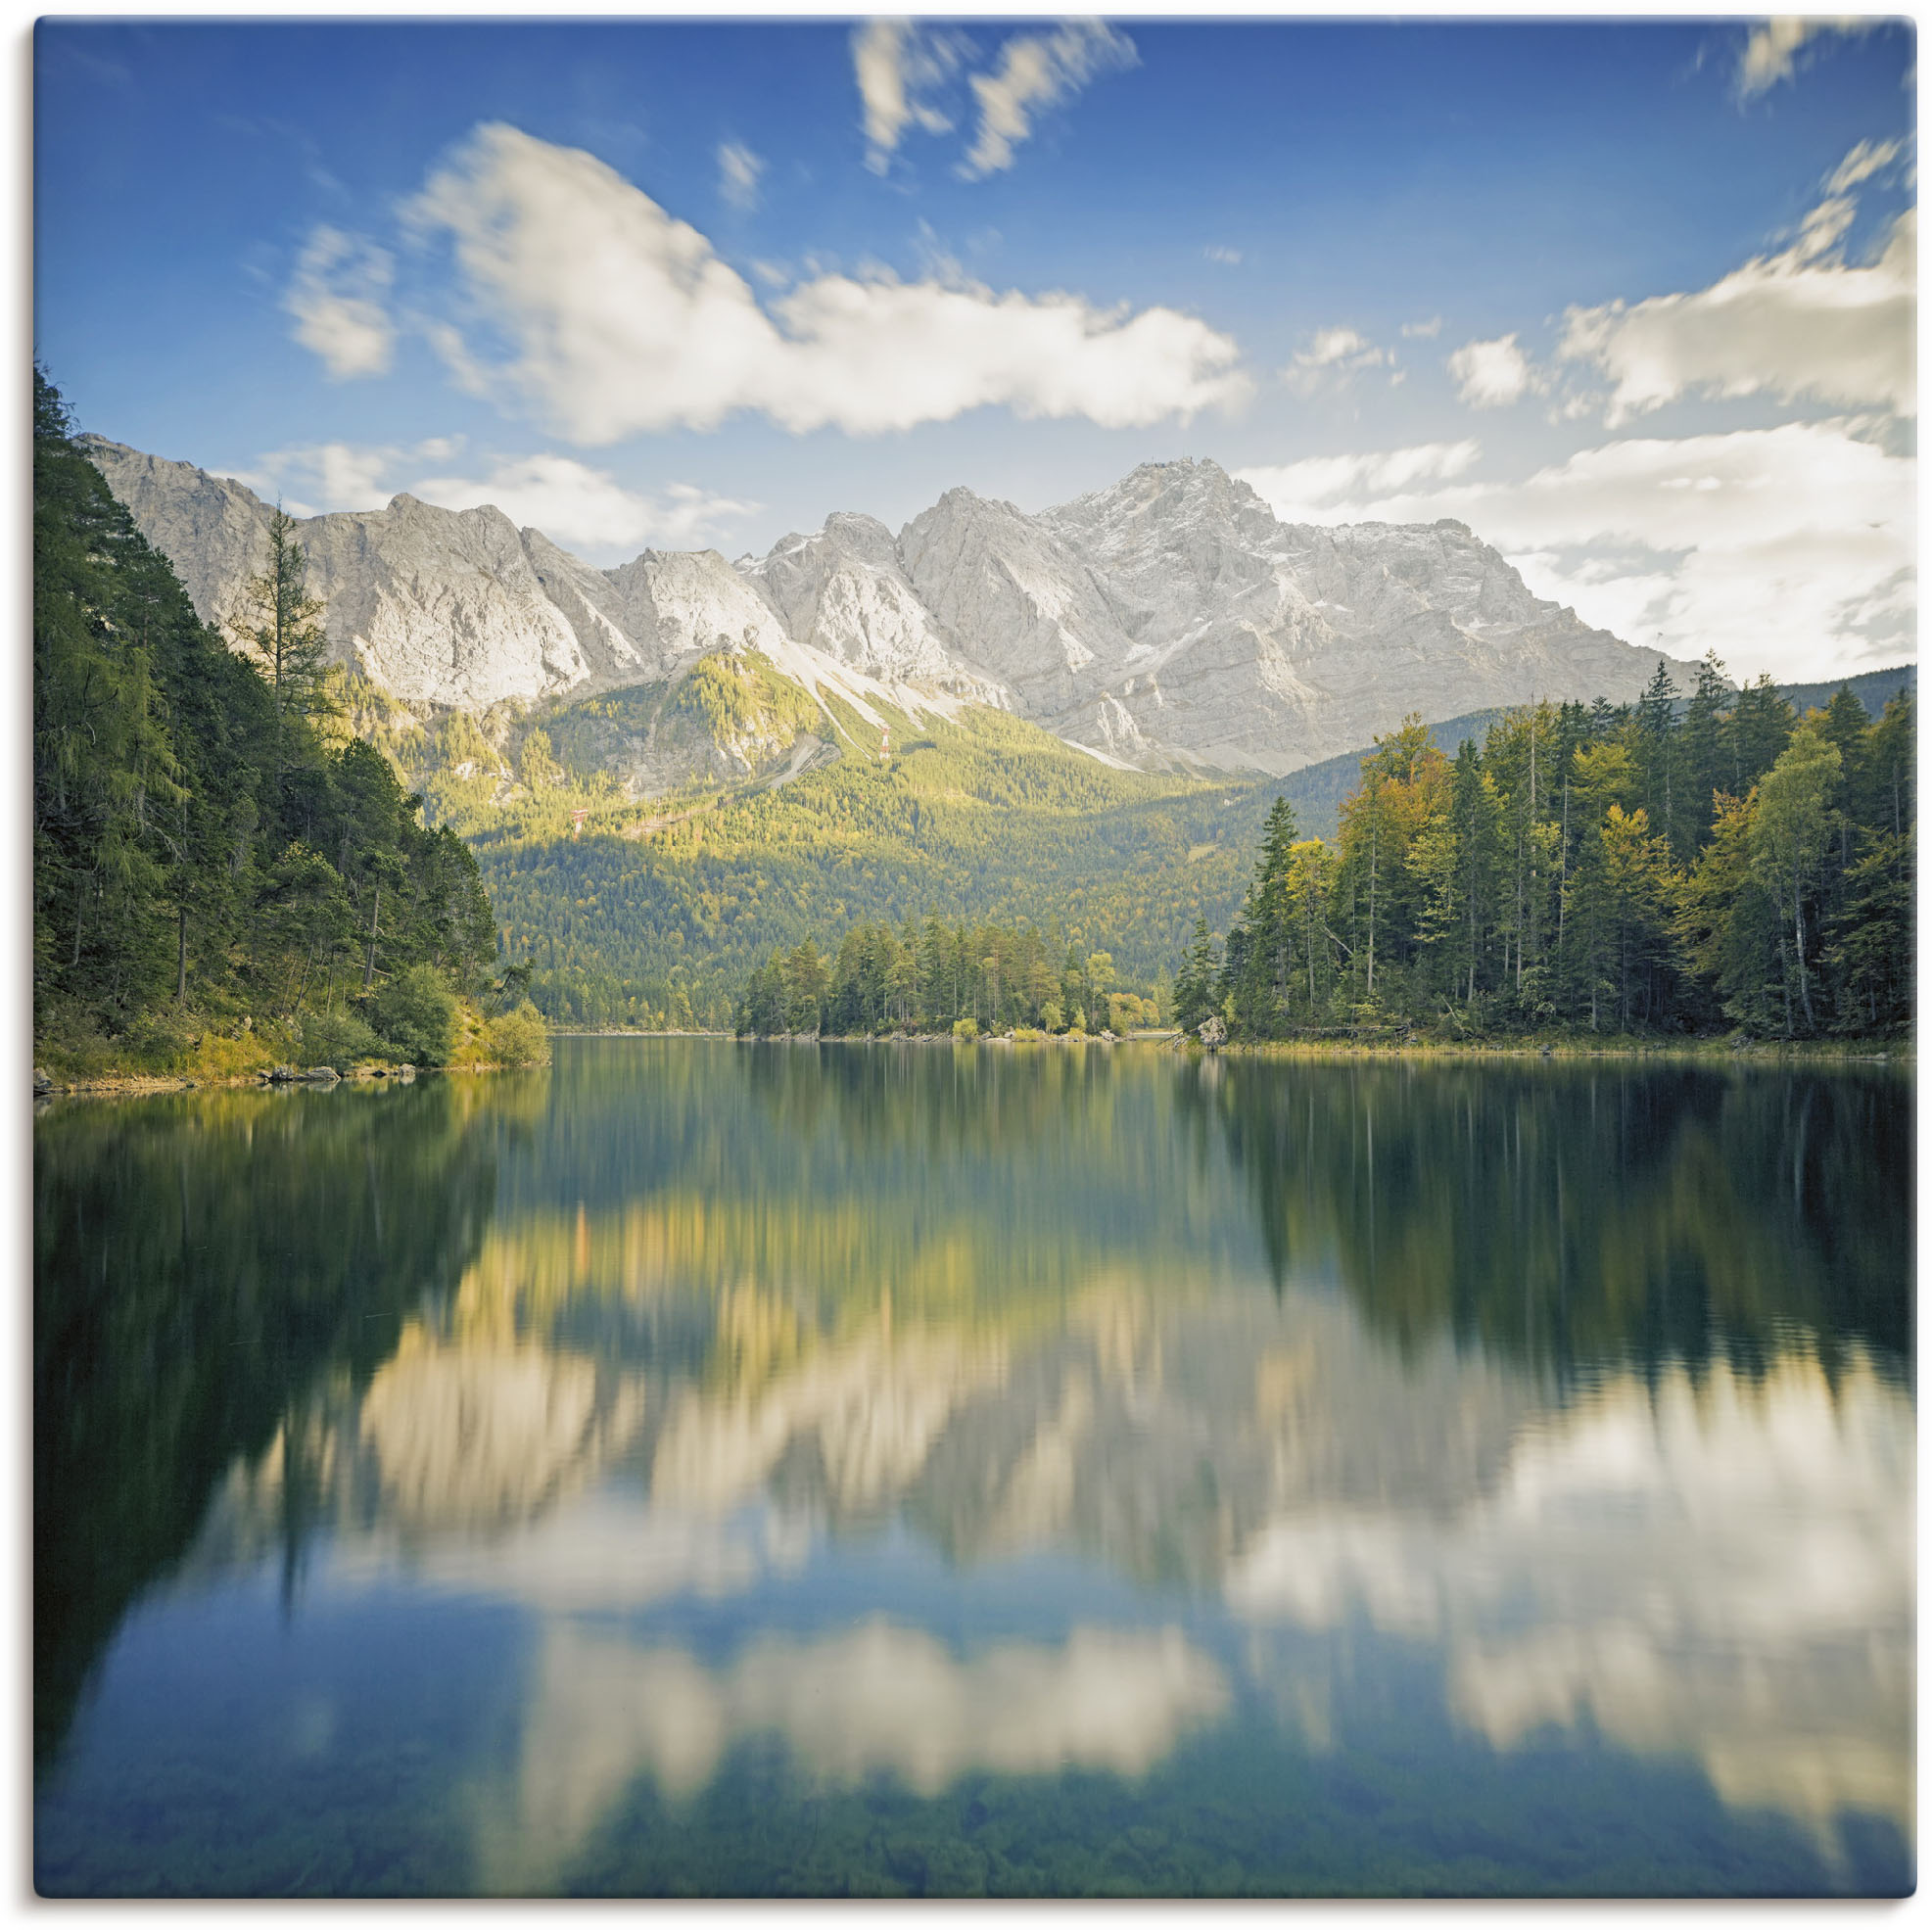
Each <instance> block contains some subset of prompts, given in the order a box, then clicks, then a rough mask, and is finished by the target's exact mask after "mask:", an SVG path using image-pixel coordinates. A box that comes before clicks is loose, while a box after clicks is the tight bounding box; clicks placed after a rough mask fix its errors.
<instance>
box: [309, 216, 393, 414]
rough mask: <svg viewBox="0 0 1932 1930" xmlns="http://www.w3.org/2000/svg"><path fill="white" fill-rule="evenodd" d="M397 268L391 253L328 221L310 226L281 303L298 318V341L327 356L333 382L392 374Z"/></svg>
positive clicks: (323, 359) (318, 353)
mask: <svg viewBox="0 0 1932 1930" xmlns="http://www.w3.org/2000/svg"><path fill="white" fill-rule="evenodd" d="M394 272H395V267H394V263H393V262H392V260H391V259H390V257H389V255H388V253H387V252H386V251H385V250H383V249H380V248H377V247H375V246H374V245H373V244H372V243H370V242H367V241H365V240H363V239H362V238H361V237H359V236H356V235H346V234H344V233H343V232H342V230H341V229H339V228H332V227H329V226H328V225H326V224H323V225H320V226H317V227H315V228H313V229H311V230H310V232H309V236H308V241H307V245H306V247H305V248H304V249H303V251H302V254H301V256H300V257H299V258H298V259H297V261H296V266H295V275H294V277H293V279H291V281H290V282H289V285H288V289H287V291H286V292H285V293H284V294H283V296H282V307H283V309H284V310H285V311H286V312H287V313H289V314H291V315H293V316H294V317H295V323H296V327H295V339H296V340H297V341H298V342H300V343H301V344H302V346H303V347H304V348H305V349H307V350H310V351H312V352H313V353H315V354H317V355H319V356H320V357H321V358H322V364H323V366H324V367H325V368H326V369H327V370H328V372H329V375H330V377H331V379H332V380H334V381H337V382H346V381H348V380H350V379H351V378H352V377H353V376H358V375H384V374H387V373H388V370H389V363H390V356H391V354H392V353H393V352H394V350H395V346H396V327H395V324H394V323H393V322H392V321H391V320H390V317H389V309H388V306H387V297H388V294H389V288H390V283H391V281H392V279H393V278H394Z"/></svg>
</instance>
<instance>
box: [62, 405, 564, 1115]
mask: <svg viewBox="0 0 1932 1930" xmlns="http://www.w3.org/2000/svg"><path fill="white" fill-rule="evenodd" d="M293 527H294V526H293V524H292V523H291V522H290V520H289V519H288V518H287V517H285V516H283V515H282V514H281V513H280V512H279V511H277V513H276V516H275V519H274V522H273V524H272V526H271V530H270V538H269V551H268V555H267V557H266V559H265V568H264V571H263V573H262V574H261V575H260V576H259V577H258V578H257V579H256V580H255V581H254V582H253V583H252V584H251V585H250V586H249V590H248V594H247V596H246V598H245V599H244V601H243V604H242V606H241V607H240V608H239V609H237V610H236V611H235V612H234V613H232V618H231V621H230V624H229V626H228V627H229V631H230V635H229V636H226V637H224V635H222V634H221V632H220V631H218V630H216V629H214V628H213V627H212V626H210V625H208V624H205V623H203V622H202V621H201V619H200V618H199V617H198V616H197V615H196V614H195V610H194V606H193V605H192V603H191V602H190V601H189V598H188V593H187V591H186V590H185V589H184V588H182V586H181V583H180V580H179V579H178V578H177V577H176V575H175V573H174V571H173V569H172V568H171V567H170V566H169V564H168V562H167V559H166V558H165V556H163V555H161V554H160V553H159V552H158V551H157V550H155V549H153V548H152V547H151V546H150V545H149V544H148V543H147V541H145V540H144V539H143V538H142V537H141V535H140V534H139V532H138V531H137V530H136V529H135V527H134V524H133V521H132V519H131V518H130V517H129V515H128V513H127V511H126V510H125V509H124V508H123V507H122V506H121V505H120V503H118V501H117V500H116V499H115V497H114V495H113V494H112V493H111V492H110V490H109V488H108V485H107V483H106V481H105V480H104V478H103V477H102V475H101V473H100V471H99V470H98V469H96V468H95V467H94V465H93V464H92V463H91V462H90V461H88V459H87V457H86V456H85V455H84V454H83V453H82V452H81V450H80V449H79V448H78V447H76V446H75V444H74V442H73V440H72V436H71V424H70V422H69V419H68V415H67V410H66V407H65V405H64V404H63V402H62V400H61V398H60V395H59V393H58V391H56V390H55V389H54V387H53V386H52V384H51V383H49V382H48V381H47V379H46V378H45V376H44V375H43V374H42V373H41V372H40V371H39V370H38V369H36V370H35V371H34V437H33V578H34V587H33V887H34V904H33V1020H34V1055H35V1059H36V1062H37V1063H39V1064H41V1065H42V1066H44V1067H46V1068H47V1069H48V1071H49V1072H50V1073H51V1074H52V1076H53V1077H54V1078H55V1079H56V1080H58V1081H67V1080H74V1079H87V1078H95V1077H101V1076H105V1075H108V1074H112V1073H115V1072H131V1073H153V1074H174V1075H182V1076H193V1077H204V1078H219V1077H234V1076H241V1075H245V1074H248V1073H250V1072H253V1071H257V1070H260V1069H264V1068H266V1067H269V1066H272V1065H275V1064H278V1063H285V1062H300V1063H302V1064H304V1065H321V1064H327V1065H330V1066H333V1067H335V1068H337V1069H338V1070H344V1069H348V1068H349V1067H351V1066H353V1065H354V1064H357V1063H363V1062H377V1063H383V1064H392V1063H409V1064H415V1065H423V1066H435V1065H447V1064H450V1063H482V1062H527V1061H528V1060H529V1059H531V1058H533V1057H541V1056H542V1052H543V1049H544V1048H543V1034H542V1025H541V1022H540V1021H539V1020H538V1019H537V1016H536V1013H535V1009H534V1008H533V1007H529V1006H528V1005H527V1003H526V998H525V994H526V991H527V974H519V973H517V972H514V971H510V972H504V973H502V974H501V975H500V976H499V975H497V972H496V970H495V965H496V936H495V917H494V915H493V913H492V910H491V905H490V900H489V897H488V895H487V894H486V892H485V890H484V886H483V882H482V878H481V876H480V874H479V872H478V871H477V866H476V861H475V859H474V858H473V857H472V856H471V854H470V851H469V849H468V847H467V846H466V845H465V844H464V843H463V841H462V839H461V838H460V837H459V836H458V835H457V834H456V832H455V831H454V830H453V829H452V828H451V827H450V826H448V825H447V824H445V825H439V826H436V827H434V828H432V827H431V826H429V825H427V824H425V823H424V822H423V818H422V803H423V800H422V798H421V796H420V795H416V794H410V793H407V792H405V791H404V789H403V787H402V785H401V782H400V780H399V778H398V776H397V773H396V770H395V768H394V767H393V765H392V764H391V762H390V760H389V759H388V758H386V757H385V756H384V755H383V754H382V753H381V751H380V750H378V749H377V748H375V747H374V746H372V745H370V744H368V743H364V742H362V741H360V740H359V739H358V738H356V737H355V736H353V734H351V732H350V730H349V728H348V725H347V724H346V722H345V720H344V717H343V713H342V703H341V694H340V690H339V687H338V684H337V681H336V680H335V679H334V678H333V677H332V676H331V674H330V673H328V672H327V671H326V670H325V669H324V667H323V660H322V659H323V647H324V633H323V629H322V622H321V618H322V609H321V605H320V603H319V602H317V600H316V599H315V598H314V597H312V596H310V595H309V594H308V592H307V588H306V559H305V557H304V555H303V551H302V548H301V545H300V544H299V543H298V542H297V541H296V540H295V537H294V534H293ZM231 642H232V645H233V647H231Z"/></svg>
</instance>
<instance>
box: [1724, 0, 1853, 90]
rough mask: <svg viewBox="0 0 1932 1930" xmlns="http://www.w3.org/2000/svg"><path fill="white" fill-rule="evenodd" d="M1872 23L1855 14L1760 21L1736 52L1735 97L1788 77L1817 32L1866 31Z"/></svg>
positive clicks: (1772, 84)
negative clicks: (1737, 53) (1740, 48)
mask: <svg viewBox="0 0 1932 1930" xmlns="http://www.w3.org/2000/svg"><path fill="white" fill-rule="evenodd" d="M1875 24H1877V23H1876V22H1874V21H1871V20H1861V19H1860V18H1859V17H1858V16H1857V15H1855V14H1844V15H1839V16H1837V17H1835V18H1823V19H1814V20H1802V19H1799V18H1797V17H1795V16H1791V15H1786V16H1784V17H1782V18H1780V19H1777V20H1768V21H1765V22H1763V23H1761V24H1759V25H1757V26H1754V27H1753V28H1752V29H1751V31H1750V33H1749V35H1748V36H1747V37H1746V39H1745V42H1744V51H1743V53H1742V54H1741V55H1739V56H1738V63H1737V93H1738V98H1739V99H1740V100H1746V101H1748V100H1751V99H1753V98H1755V97H1756V96H1757V95H1759V94H1764V93H1768V92H1769V91H1770V89H1771V88H1773V87H1775V86H1776V85H1777V84H1778V82H1779V81H1781V80H1789V79H1790V78H1791V77H1792V76H1793V74H1794V73H1795V72H1796V71H1797V68H1798V64H1799V59H1798V57H1799V55H1800V54H1801V53H1802V52H1803V51H1804V49H1805V48H1806V47H1807V46H1809V45H1810V44H1811V43H1812V42H1814V40H1816V39H1817V38H1818V37H1819V36H1820V35H1821V34H1826V33H1868V32H1869V31H1870V30H1871V28H1872V27H1873V26H1874V25H1875Z"/></svg>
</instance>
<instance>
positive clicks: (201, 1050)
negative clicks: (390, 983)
mask: <svg viewBox="0 0 1932 1930" xmlns="http://www.w3.org/2000/svg"><path fill="white" fill-rule="evenodd" d="M548 1059H549V1039H548V1034H547V1033H546V1032H545V1030H544V1028H543V1026H542V1021H541V1019H539V1018H538V1017H537V1015H536V1013H535V1012H534V1011H533V1010H531V1009H530V1008H528V1007H526V1008H523V1009H522V1010H520V1011H517V1012H506V1013H499V1014H497V1015H496V1016H495V1017H492V1016H490V1015H489V1014H487V1013H485V1012H484V1011H483V1010H482V1009H481V1007H479V1006H478V1005H477V1003H476V1002H475V1001H474V1000H471V999H457V1000H455V1001H454V1011H453V1012H452V1014H451V1017H450V1022H449V1028H448V1038H447V1042H446V1040H444V1039H443V1038H440V1037H439V1038H438V1039H436V1040H435V1041H433V1042H432V1043H430V1044H429V1045H427V1046H421V1047H419V1048H418V1050H417V1051H415V1052H413V1053H411V1052H409V1051H407V1050H404V1049H402V1048H401V1047H400V1046H399V1045H398V1044H397V1042H395V1041H382V1040H378V1039H376V1038H375V1037H374V1036H373V1035H372V1034H368V1033H367V1030H366V1028H363V1029H362V1033H361V1034H360V1035H358V1034H355V1033H352V1032H350V1031H348V1030H346V1029H345V1028H344V1027H342V1026H341V1025H340V1024H338V1023H334V1022H331V1021H328V1020H327V1019H326V1018H325V1017H323V1016H321V1015H318V1014H316V1013H313V1012H307V1013H296V1014H293V1015H282V1016H268V1017H259V1016H257V1015H256V1014H254V1013H250V1012H242V1013H220V1014H210V1013H207V1012H167V1013H165V1014H154V1015H150V1016H148V1017H146V1018H144V1019H142V1020H140V1021H138V1022H137V1023H136V1024H134V1025H132V1026H130V1027H129V1028H128V1029H127V1031H125V1032H122V1033H118V1034H108V1035H104V1034H102V1033H100V1032H98V1031H95V1030H94V1029H92V1028H91V1027H89V1026H87V1025H86V1024H84V1023H82V1022H79V1021H77V1020H73V1019H69V1020H68V1021H67V1022H66V1023H62V1022H61V1020H60V1019H59V1018H56V1019H55V1020H54V1021H53V1022H52V1023H50V1024H49V1025H47V1026H46V1027H45V1028H44V1029H43V1031H42V1032H41V1034H40V1036H39V1037H37V1038H36V1039H35V1040H34V1042H33V1066H34V1084H35V1086H36V1087H37V1088H40V1089H42V1090H52V1091H55V1092H130V1093H133V1092H157V1091H170V1090H178V1089H179V1088H181V1087H184V1086H219V1085H230V1086H232V1085H250V1084H253V1083H255V1082H256V1081H258V1080H260V1079H265V1078H267V1077H268V1076H269V1075H270V1074H271V1073H273V1072H274V1071H275V1070H276V1068H277V1067H285V1068H293V1069H294V1070H296V1071H298V1072H309V1071H315V1070H318V1069H319V1068H321V1067H324V1066H326V1067H327V1068H328V1069H329V1070H330V1071H332V1072H334V1073H335V1074H336V1075H337V1077H339V1078H395V1077H404V1076H407V1077H413V1076H414V1075H415V1074H416V1073H417V1072H419V1071H420V1072H487V1071H496V1070H500V1069H505V1068H508V1067H512V1066H523V1065H539V1064H544V1063H547V1061H548ZM43 1074H44V1075H45V1078H44V1084H43V1079H42V1075H43Z"/></svg>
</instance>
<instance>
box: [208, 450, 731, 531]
mask: <svg viewBox="0 0 1932 1930" xmlns="http://www.w3.org/2000/svg"><path fill="white" fill-rule="evenodd" d="M462 454H463V439H462V438H461V437H449V436H437V437H432V438H430V439H429V440H428V441H426V442H420V443H414V444H401V443H365V444H356V443H310V444H303V445H298V446H296V447H289V448H281V449H275V450H273V451H272V452H270V453H269V454H266V455H262V456H258V457H257V458H256V460H255V462H254V463H253V465H251V467H249V468H248V469H245V470H240V471H237V472H236V479H237V481H239V482H243V483H246V484H247V485H248V486H249V487H250V488H251V489H253V490H255V491H257V492H258V493H259V494H262V495H269V496H274V497H277V498H278V499H280V500H281V502H282V503H283V506H284V507H285V508H286V509H287V510H288V511H289V513H290V514H291V515H294V516H320V515H326V514H329V513H331V512H334V511H340V510H357V509H380V508H383V507H384V506H385V505H386V504H387V503H388V502H389V501H390V499H391V498H392V497H394V496H396V495H398V494H409V495H413V496H419V497H420V498H421V499H422V500H423V501H424V502H433V503H436V504H437V505H438V506H439V507H441V508H444V509H478V508H482V507H483V506H485V505H486V504H488V505H489V506H491V507H493V508H496V509H500V510H501V511H502V512H503V514H504V515H506V516H507V517H508V518H509V519H510V521H511V522H513V523H515V524H516V525H517V527H518V528H519V529H535V530H542V533H543V534H544V535H545V536H547V537H549V538H550V539H551V540H552V541H556V542H559V543H562V544H563V545H564V546H565V547H566V548H576V549H581V550H585V551H588V552H590V553H591V554H592V556H593V557H608V556H611V555H621V556H632V555H635V554H636V552H637V551H638V550H639V549H642V548H644V547H646V546H647V545H648V546H654V547H660V548H667V549H690V548H697V547H702V546H704V545H706V544H709V543H711V542H714V541H717V540H718V539H719V538H720V537H721V536H723V535H724V533H725V532H726V531H728V530H729V529H730V526H731V525H732V524H733V523H736V522H738V521H740V520H742V519H743V518H744V517H746V516H749V515H751V514H753V513H754V512H755V511H757V510H758V509H759V508H760V507H761V506H762V505H760V504H758V503H756V502H746V501H740V500H738V499H737V498H735V497H732V496H727V495H720V494H717V493H716V492H714V491H710V490H705V489H701V488H699V487H698V486H697V485H696V484H694V483H671V484H668V485H666V486H665V487H664V488H663V489H661V490H659V491H656V492H651V491H645V490H634V489H630V488H627V487H626V486H625V485H624V484H623V483H620V482H619V481H618V480H617V478H616V477H615V476H612V475H611V474H610V473H609V472H608V471H606V470H602V469H594V468H592V467H591V466H590V465H589V463H585V462H580V461H578V460H577V459H576V458H575V457H574V456H568V455H558V454H555V453H551V452H542V453H539V454H536V455H489V456H484V457H483V458H481V460H480V463H479V464H477V465H476V466H474V467H473V468H472V471H471V473H469V474H452V473H448V466H449V465H450V464H452V463H454V462H456V461H458V460H459V459H460V458H461V456H462ZM439 471H440V472H442V473H439Z"/></svg>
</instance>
